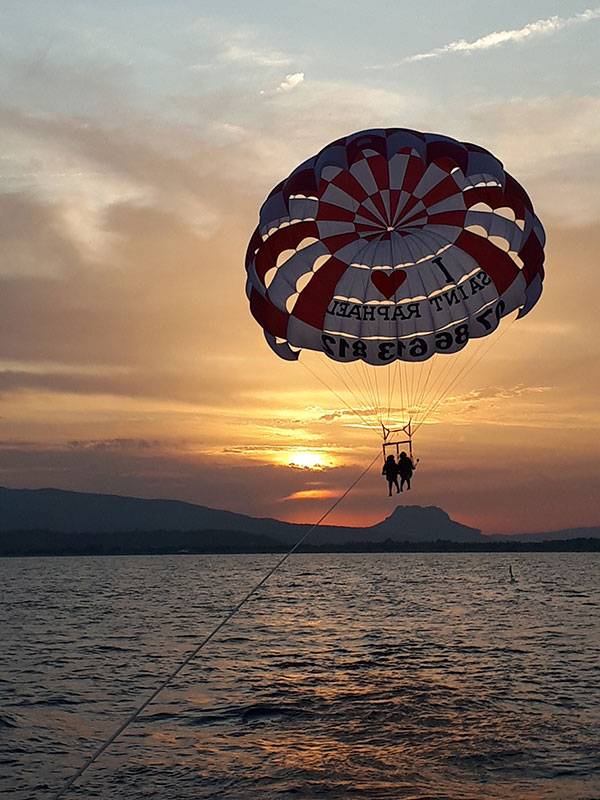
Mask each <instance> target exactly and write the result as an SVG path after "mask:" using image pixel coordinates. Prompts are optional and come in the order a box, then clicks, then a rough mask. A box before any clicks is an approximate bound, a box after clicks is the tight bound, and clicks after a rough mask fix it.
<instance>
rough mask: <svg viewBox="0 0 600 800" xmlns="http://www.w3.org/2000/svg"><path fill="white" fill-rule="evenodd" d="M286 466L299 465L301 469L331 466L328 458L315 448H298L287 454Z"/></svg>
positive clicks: (317, 468) (319, 468)
mask: <svg viewBox="0 0 600 800" xmlns="http://www.w3.org/2000/svg"><path fill="white" fill-rule="evenodd" d="M287 465H288V467H301V468H302V469H313V470H321V469H327V467H330V466H332V464H331V461H330V459H328V458H327V456H325V455H324V454H323V453H320V452H318V451H316V450H300V451H298V452H296V453H289V454H287Z"/></svg>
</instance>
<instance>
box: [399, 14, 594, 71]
mask: <svg viewBox="0 0 600 800" xmlns="http://www.w3.org/2000/svg"><path fill="white" fill-rule="evenodd" d="M599 18H600V8H588V9H586V10H585V11H582V12H581V13H580V14H576V15H575V16H573V17H559V16H558V15H554V16H552V17H548V19H538V20H537V21H536V22H530V23H528V24H527V25H524V26H523V27H522V28H514V29H512V30H508V31H493V32H492V33H487V34H486V35H485V36H481V37H480V38H479V39H475V41H473V42H467V41H466V39H459V40H458V41H456V42H450V43H449V44H446V45H444V46H443V47H436V48H435V49H434V50H429V51H427V52H426V53H417V54H416V55H414V56H408V57H407V58H405V59H403V62H402V63H411V62H414V61H423V60H424V59H427V58H440V57H441V56H443V55H446V54H447V53H472V52H475V51H477V50H489V49H490V48H491V47H499V46H500V45H503V44H508V43H512V42H525V41H530V40H531V39H534V38H536V37H538V36H549V35H551V34H553V33H557V32H558V31H561V30H563V29H564V28H567V27H569V26H571V25H576V24H579V23H584V22H591V21H592V20H595V19H599Z"/></svg>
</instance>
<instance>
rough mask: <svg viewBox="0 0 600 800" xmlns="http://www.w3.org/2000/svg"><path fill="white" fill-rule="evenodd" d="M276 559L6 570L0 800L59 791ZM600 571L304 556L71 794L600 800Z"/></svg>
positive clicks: (132, 560) (541, 564) (560, 558)
mask: <svg viewBox="0 0 600 800" xmlns="http://www.w3.org/2000/svg"><path fill="white" fill-rule="evenodd" d="M278 558H279V556H276V555H273V556H270V555H260V556H251V555H231V556H223V555H218V556H216V555H215V556H196V555H179V556H146V557H133V556H132V557H81V558H79V557H77V558H23V559H20V558H12V559H1V560H0V581H1V587H2V609H1V616H0V620H1V622H0V633H1V648H0V698H1V707H0V794H5V795H7V796H10V797H11V798H23V800H30V798H47V797H48V798H49V797H51V796H52V794H53V793H54V792H56V791H58V790H59V789H60V788H61V786H63V785H64V782H65V781H66V780H67V779H68V778H69V777H70V776H71V775H72V774H73V773H74V772H75V771H76V770H77V769H78V768H79V767H80V766H81V765H82V764H83V762H84V761H85V760H86V759H87V758H88V757H89V756H90V755H91V754H92V753H93V752H94V751H95V750H96V749H97V748H98V747H99V745H100V744H101V743H102V742H103V741H104V740H105V739H106V738H108V736H109V735H110V734H111V733H112V732H113V731H114V730H115V729H116V728H117V727H118V726H119V725H120V724H121V723H122V722H123V720H125V719H126V718H127V717H128V716H129V715H130V714H131V713H132V712H133V711H134V709H135V708H136V707H137V706H138V705H139V704H140V703H141V702H142V700H144V699H145V698H146V697H147V696H148V695H149V694H150V692H151V691H152V690H153V689H154V688H155V687H156V686H157V685H158V684H159V683H160V682H161V681H162V680H163V679H164V678H165V677H166V676H167V675H168V674H169V673H170V672H171V671H172V670H173V669H174V668H175V667H176V666H177V665H178V664H179V663H181V661H182V660H183V659H184V658H185V656H186V655H187V654H188V653H189V652H191V651H192V650H194V648H195V647H196V646H197V645H198V643H199V642H200V641H201V640H202V638H203V637H204V636H205V635H206V634H207V633H208V632H209V631H210V630H211V629H212V628H213V627H214V626H215V625H216V624H217V623H218V621H219V620H221V619H222V618H223V616H224V615H225V614H226V613H227V612H228V611H229V610H230V609H231V608H232V607H233V606H234V605H235V603H236V602H237V601H238V600H239V599H240V598H241V597H243V596H244V594H246V592H247V591H248V590H249V589H250V588H251V587H252V585H253V584H255V583H256V582H258V580H259V579H260V578H261V577H262V575H264V574H265V572H267V570H268V569H269V568H270V567H271V566H272V565H273V564H274V563H276V561H277V559H278ZM509 563H510V564H512V567H513V572H514V574H515V576H516V578H517V583H514V584H511V583H510V582H509V572H508V567H509ZM599 564H600V558H599V556H598V554H592V553H578V554H570V553H567V554H558V553H548V554H533V553H523V554H518V555H511V556H510V557H509V556H507V555H505V554H466V555H459V554H436V553H433V554H368V555H363V554H343V555H327V554H315V555H295V556H293V557H292V558H290V559H289V560H288V561H287V562H286V564H285V565H284V566H283V567H282V569H281V570H280V571H279V572H277V573H276V574H275V575H274V576H273V577H272V578H271V579H270V580H269V582H268V583H267V584H266V585H265V586H264V587H263V588H262V589H261V590H260V592H259V594H258V595H257V596H254V597H253V598H252V599H251V600H250V601H249V602H248V603H247V605H245V606H244V607H243V609H242V610H241V611H240V612H239V613H238V614H237V615H236V616H235V617H234V618H233V619H232V620H231V621H230V622H229V623H228V624H227V625H226V627H225V628H224V629H223V630H222V631H221V632H220V633H219V634H218V636H217V637H216V638H215V639H214V640H213V641H212V642H210V643H209V644H208V645H207V647H206V648H205V649H203V650H202V651H201V653H200V654H199V655H198V657H197V658H196V659H195V660H194V661H193V662H191V664H190V665H188V666H187V667H186V668H185V670H184V671H183V672H182V673H181V674H180V675H179V676H178V677H176V678H175V679H174V680H173V682H172V683H171V685H170V686H169V687H168V688H167V689H165V690H164V691H163V692H162V693H161V694H160V695H159V697H158V698H157V699H156V700H155V701H154V702H153V703H152V704H151V705H150V706H148V707H147V708H146V710H145V711H144V712H143V713H142V715H141V716H140V718H139V719H138V720H136V721H135V722H134V723H133V724H132V725H131V726H130V727H129V728H127V730H126V731H125V732H124V733H123V734H122V736H121V737H120V738H119V739H117V741H116V742H114V743H113V744H112V745H111V746H110V748H109V749H108V750H107V751H106V752H104V753H103V754H102V755H101V756H100V757H99V758H98V760H97V761H96V762H95V763H94V764H93V765H92V766H91V767H90V768H89V770H88V771H87V772H86V773H85V775H84V776H82V778H81V779H80V780H79V781H78V782H77V783H76V784H75V785H74V786H73V787H72V788H71V789H70V790H68V791H67V792H66V793H65V795H64V796H65V797H67V798H68V797H73V798H76V797H77V798H111V799H112V798H127V799H128V800H138V798H139V799H140V800H141V798H144V800H147V799H148V798H160V800H170V798H173V799H174V800H185V799H186V798H194V800H199V799H201V798H228V799H229V798H230V799H232V800H233V799H234V798H235V799H236V800H237V799H238V798H239V799H240V800H246V799H247V798H259V799H261V800H262V799H264V800H271V798H294V799H296V798H299V799H302V798H331V799H332V800H337V798H368V799H369V800H371V798H373V799H374V800H376V799H377V798H390V800H392V799H393V800H396V799H398V800H400V799H402V798H412V800H417V799H420V800H434V799H435V800H441V799H442V798H449V799H450V800H462V799H463V798H470V799H472V800H485V799H486V798H498V800H500V799H501V800H512V799H513V798H515V799H518V800H528V799H529V798H531V799H533V798H536V799H537V798H540V799H541V798H556V800H593V799H596V800H597V799H598V798H600V774H599V771H600V770H599V767H600V743H599V740H600V734H599V732H600V702H599V700H600V693H599V688H598V686H599V683H598V679H599V677H600V670H599V664H600V626H599V615H598V614H599V609H600V581H599V580H598V578H599V569H598V567H599Z"/></svg>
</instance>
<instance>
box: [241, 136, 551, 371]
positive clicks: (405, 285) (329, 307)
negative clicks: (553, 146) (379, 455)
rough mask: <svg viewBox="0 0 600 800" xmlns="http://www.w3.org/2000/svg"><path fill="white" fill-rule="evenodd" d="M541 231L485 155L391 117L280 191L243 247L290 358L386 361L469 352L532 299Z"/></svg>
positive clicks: (521, 193)
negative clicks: (310, 353) (393, 124)
mask: <svg viewBox="0 0 600 800" xmlns="http://www.w3.org/2000/svg"><path fill="white" fill-rule="evenodd" d="M544 241H545V237H544V230H543V227H542V224H541V222H540V221H539V219H538V218H537V217H536V215H535V213H534V210H533V207H532V204H531V201H530V200H529V197H528V196H527V194H526V192H525V190H524V189H523V188H522V187H521V186H520V184H519V183H517V181H516V180H515V179H514V178H513V177H511V176H510V175H509V174H508V173H506V172H505V171H504V168H503V166H502V163H501V162H500V161H499V160H498V159H497V158H495V157H494V156H493V155H492V154H491V153H489V152H488V151H486V150H484V149H483V148H481V147H478V146H476V145H473V144H468V143H463V142H458V141H456V140H454V139H450V138H448V137H445V136H440V135H437V134H431V133H419V132H417V131H412V130H407V129H402V128H390V129H377V130H367V131H361V132H359V133H355V134H352V135H351V136H347V137H345V138H343V139H339V140H337V141H335V142H333V143H332V144H330V145H328V146H327V147H325V148H324V149H323V150H321V152H320V153H318V154H317V155H315V156H313V157H312V158H310V159H308V161H306V162H304V163H303V164H301V165H300V166H299V167H298V168H297V169H296V170H294V172H292V174H291V175H290V176H289V177H288V178H287V179H286V180H284V181H283V182H282V183H280V184H279V185H278V186H276V187H275V189H273V191H272V192H271V194H270V195H269V197H268V198H267V200H266V201H265V203H264V205H263V206H262V209H261V212H260V219H259V223H258V226H257V228H256V230H255V232H254V234H253V236H252V239H251V241H250V244H249V246H248V252H247V258H246V270H247V294H248V297H249V299H250V308H251V312H252V314H253V316H254V317H255V319H256V320H257V321H258V323H259V324H260V325H261V327H262V328H263V329H264V332H265V336H266V338H267V341H268V342H269V343H270V345H271V346H272V347H273V349H274V351H275V352H276V353H277V354H278V355H279V356H280V357H282V358H286V359H294V358H296V357H297V353H298V351H300V350H302V349H305V348H306V349H310V350H315V351H319V352H323V353H324V354H325V355H326V356H328V358H330V359H333V360H334V361H341V362H345V361H363V362H366V363H368V364H372V365H386V364H390V363H391V362H394V361H396V360H400V361H409V362H410V361H413V362H414V361H416V362H418V361H425V360H427V359H429V358H431V356H433V355H435V354H436V353H439V354H451V353H455V352H457V351H459V350H462V349H463V348H464V347H465V345H466V344H467V342H468V341H469V340H470V339H472V338H480V337H484V336H487V335H488V334H491V333H493V332H494V331H495V329H496V328H497V326H498V323H499V321H500V319H501V318H502V317H504V316H507V315H509V314H512V312H514V311H517V310H518V311H519V316H523V315H524V314H526V313H528V312H529V310H530V309H531V308H532V307H533V305H534V304H535V303H536V301H537V299H538V297H539V295H540V292H541V286H542V280H543V276H544V272H543V261H544V251H543V247H544Z"/></svg>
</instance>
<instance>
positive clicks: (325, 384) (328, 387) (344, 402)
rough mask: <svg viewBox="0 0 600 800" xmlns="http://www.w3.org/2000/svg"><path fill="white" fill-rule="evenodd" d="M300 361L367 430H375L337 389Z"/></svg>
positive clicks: (359, 402) (350, 390)
mask: <svg viewBox="0 0 600 800" xmlns="http://www.w3.org/2000/svg"><path fill="white" fill-rule="evenodd" d="M298 361H299V363H300V364H302V366H303V367H304V369H305V370H307V371H308V372H310V374H311V375H312V376H313V377H314V378H316V379H317V380H318V381H319V382H320V383H322V384H323V386H324V387H325V388H326V389H327V390H328V391H329V392H332V393H333V394H334V395H335V396H336V397H337V399H338V400H339V401H340V403H342V404H343V405H345V406H346V408H347V409H348V410H349V411H351V412H352V414H355V415H356V416H357V417H358V418H359V419H360V420H361V422H363V423H364V424H365V425H366V426H367V428H373V427H374V425H373V423H372V422H369V420H367V419H365V418H364V417H363V415H362V414H361V413H360V412H358V411H357V410H356V409H355V408H353V407H352V406H351V405H350V404H349V403H347V402H346V400H344V398H343V397H342V396H341V395H340V394H338V392H336V390H335V389H334V388H333V387H332V386H330V385H329V384H328V383H327V381H325V380H323V378H322V377H321V376H320V375H319V374H318V373H316V372H315V371H314V370H313V369H311V368H310V367H309V366H308V364H305V363H304V362H303V361H302V359H298ZM344 385H345V386H346V388H347V389H348V391H349V392H350V393H351V394H352V395H353V396H354V393H353V392H352V389H351V388H350V387H348V386H347V384H346V383H345V382H344ZM356 399H357V398H356V397H355V400H356ZM361 402H362V401H358V403H357V404H358V405H360V404H361Z"/></svg>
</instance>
